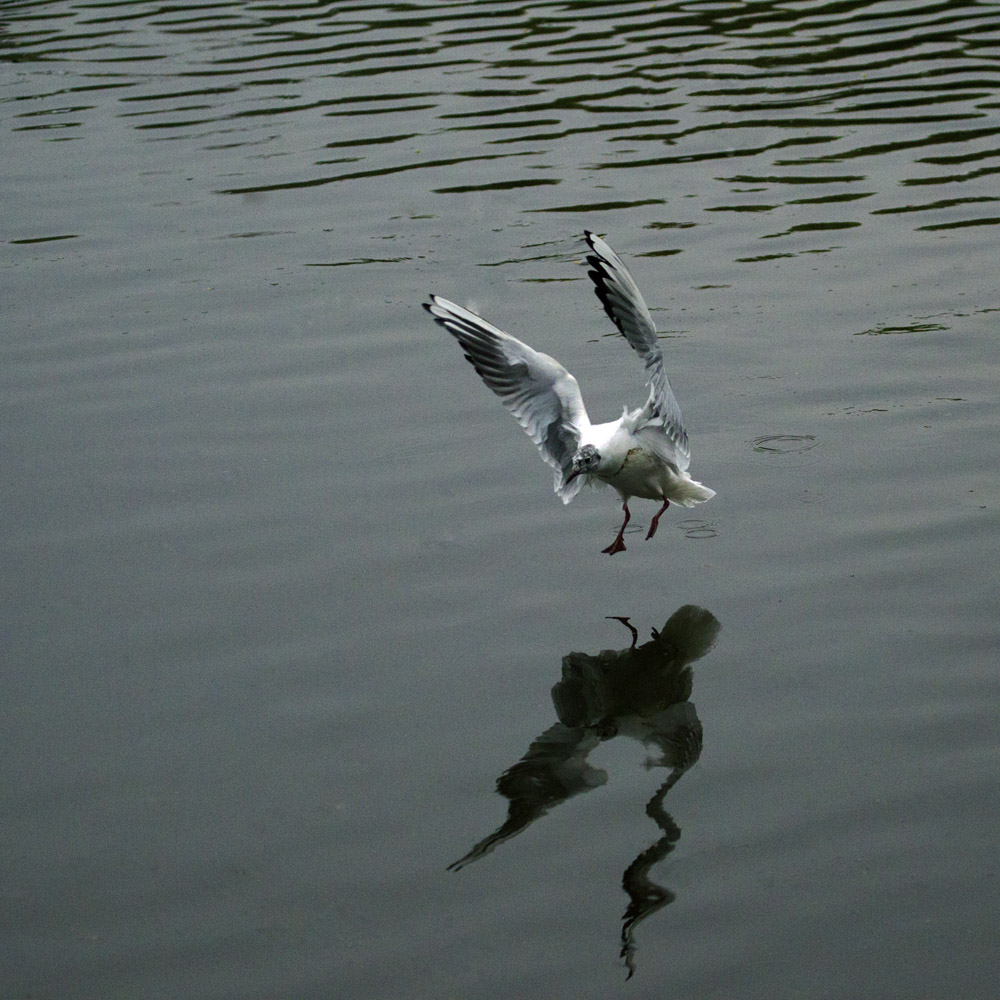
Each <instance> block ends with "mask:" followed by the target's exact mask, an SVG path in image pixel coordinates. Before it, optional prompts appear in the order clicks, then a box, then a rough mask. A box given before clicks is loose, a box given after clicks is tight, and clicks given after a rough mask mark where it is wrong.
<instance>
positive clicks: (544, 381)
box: [424, 295, 590, 503]
mask: <svg viewBox="0 0 1000 1000" xmlns="http://www.w3.org/2000/svg"><path fill="white" fill-rule="evenodd" d="M424 308H425V309H426V310H427V311H428V312H429V313H430V314H431V315H432V316H433V317H434V319H435V320H436V321H437V322H438V323H440V324H441V326H443V327H444V328H445V329H446V330H447V331H448V332H449V333H450V334H451V335H452V336H453V337H454V338H455V339H456V340H457V341H458V342H459V344H461V345H462V350H464V351H465V356H466V358H467V359H468V360H469V361H470V362H471V364H472V366H473V368H475V369H476V371H477V372H478V373H479V376H480V378H482V380H483V381H484V382H485V383H486V384H487V385H488V386H489V387H490V388H491V389H492V390H493V391H494V392H495V393H496V394H497V395H498V396H499V397H500V400H501V401H502V402H503V405H504V406H506V407H507V409H508V410H510V412H511V413H513V414H514V416H515V417H516V418H517V420H518V423H520V425H521V426H522V427H523V428H524V430H525V431H526V432H527V434H528V437H530V438H531V440H532V441H534V442H535V445H536V446H537V448H538V451H539V453H540V454H541V456H542V458H543V459H544V460H545V461H546V463H547V464H548V465H549V466H551V468H552V469H553V471H554V473H555V481H554V489H555V491H556V493H558V494H559V497H560V498H561V499H562V502H563V503H569V502H570V500H572V499H573V497H575V496H576V494H577V493H578V492H579V490H580V487H581V486H582V480H583V479H584V478H585V477H583V476H578V477H577V478H576V479H574V480H573V481H572V482H570V483H567V482H566V480H567V479H568V478H569V475H570V473H571V472H572V470H573V455H574V454H575V453H576V450H577V446H578V443H579V440H580V433H581V431H583V430H584V429H586V428H587V427H589V426H590V419H589V417H588V416H587V410H586V408H585V407H584V405H583V399H582V398H581V397H580V387H579V385H578V384H577V381H576V379H575V378H574V377H573V376H572V375H570V373H569V372H568V371H566V369H565V368H563V366H562V365H561V364H559V362H558V361H556V360H555V359H554V358H550V357H549V356H548V355H547V354H542V353H541V352H539V351H536V350H534V349H533V348H531V347H529V346H528V345H527V344H525V343H522V342H521V341H520V340H518V339H517V338H516V337H512V336H511V335H510V334H509V333H504V332H503V330H500V329H498V328H497V327H495V326H493V325H492V324H491V323H487V322H486V320H484V319H482V318H480V317H479V316H477V315H476V314H475V313H474V312H470V311H469V310H468V309H464V308H463V307H462V306H459V305H456V304H455V303H454V302H449V301H448V300H447V299H442V298H441V297H440V296H438V295H432V296H431V297H430V302H425V303H424Z"/></svg>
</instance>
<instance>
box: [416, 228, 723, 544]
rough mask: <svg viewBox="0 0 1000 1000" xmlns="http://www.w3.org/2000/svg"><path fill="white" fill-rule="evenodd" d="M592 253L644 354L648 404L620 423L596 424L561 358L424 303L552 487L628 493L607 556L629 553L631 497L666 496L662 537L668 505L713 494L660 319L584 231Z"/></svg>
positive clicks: (460, 311)
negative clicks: (523, 437)
mask: <svg viewBox="0 0 1000 1000" xmlns="http://www.w3.org/2000/svg"><path fill="white" fill-rule="evenodd" d="M584 239H585V240H586V241H587V245H588V246H589V247H590V249H591V251H593V252H592V253H591V254H589V255H588V256H587V263H588V264H589V265H590V267H591V269H590V270H589V271H588V272H587V273H588V274H589V275H590V277H591V278H592V279H593V282H594V285H595V290H596V292H597V297H598V298H599V299H600V300H601V304H602V305H603V306H604V311H605V312H606V313H607V314H608V316H609V317H610V318H611V321H612V322H613V323H614V324H615V326H616V327H617V328H618V330H619V332H620V333H621V334H622V336H623V337H624V338H625V339H626V340H627V341H628V342H629V344H631V346H632V349H633V350H634V351H635V352H636V354H638V355H639V357H640V358H641V359H642V362H643V364H644V365H645V369H646V378H647V380H648V383H649V399H647V400H646V405H645V406H643V407H642V408H641V409H636V410H630V409H629V408H628V407H627V406H626V407H624V409H623V411H622V415H621V416H620V417H619V418H618V419H617V420H609V421H608V422H607V423H602V424H592V423H591V422H590V417H589V416H587V409H586V407H585V406H584V405H583V398H582V397H581V395H580V386H579V384H578V383H577V381H576V379H575V378H574V377H573V376H572V375H571V374H570V373H569V372H568V371H567V370H566V369H565V368H564V367H563V366H562V365H561V364H559V362H558V361H556V360H555V358H551V357H549V355H547V354H542V353H541V352H540V351H536V350H535V349H534V348H532V347H529V346H528V345H527V344H525V343H524V342H522V341H520V340H518V339H517V338H516V337H512V336H511V335H510V334H509V333H504V331H503V330H501V329H499V328H498V327H495V326H493V325H492V324H491V323H487V322H486V320H484V319H483V318H482V317H480V316H477V315H476V314H475V313H474V312H472V311H471V310H469V309H465V308H463V307H462V306H459V305H456V304H455V303H454V302H449V301H448V299H444V298H441V297H440V296H438V295H431V296H430V301H429V302H425V303H424V308H425V309H426V310H427V311H428V312H429V313H430V314H431V316H433V317H434V319H435V320H436V321H437V322H438V323H439V324H440V325H441V326H443V327H444V328H445V329H446V330H447V331H448V332H449V333H450V334H451V335H452V336H453V337H454V338H455V339H456V340H457V341H458V342H459V344H460V345H461V347H462V350H463V351H464V352H465V357H466V358H467V359H468V361H469V362H470V363H471V364H472V366H473V368H475V369H476V371H477V372H478V373H479V376H480V378H482V380H483V381H484V382H485V383H486V385H487V386H489V388H490V389H492V390H493V391H494V392H495V393H496V394H497V395H498V396H499V397H500V400H501V402H502V403H503V405H504V406H505V407H507V409H508V410H510V412H511V413H513V414H514V416H515V417H516V418H517V420H518V423H520V425H521V426H522V427H523V428H524V430H525V431H526V433H527V434H528V437H530V438H531V440H532V441H534V442H535V445H536V446H537V448H538V451H539V453H540V454H541V456H542V458H543V459H544V460H545V462H546V463H547V464H548V465H549V466H551V468H552V469H553V471H554V474H555V477H554V479H555V481H554V489H555V492H556V493H557V494H558V496H559V498H560V499H561V500H562V502H563V503H569V502H570V500H572V499H573V497H575V496H576V495H577V493H578V492H579V491H580V487H581V486H582V485H583V484H584V483H585V482H586V483H588V484H591V485H599V484H601V483H607V484H608V485H610V486H613V487H614V488H615V489H616V490H617V491H618V495H619V496H620V497H621V501H622V510H623V511H624V513H625V520H624V521H622V526H621V527H620V528H619V529H618V534H617V536H616V537H615V540H614V541H613V542H612V543H611V544H610V545H609V546H608V547H607V548H606V549H602V550H601V551H602V552H606V553H607V554H608V555H614V554H615V553H616V552H624V551H625V540H624V534H625V527H626V525H627V524H628V523H629V519H630V517H631V514H630V513H629V509H628V502H629V500H630V499H631V498H632V497H641V498H643V499H646V500H659V501H661V502H662V506H661V507H660V509H659V510H658V511H657V512H656V514H655V515H654V516H653V520H652V522H651V523H650V525H649V531H648V532H647V533H646V538H647V540H648V539H650V538H652V537H653V535H655V534H656V529H657V526H658V525H659V521H660V515H661V514H662V513H663V512H664V511H665V510H666V509H667V508H668V507H669V506H670V502H671V501H673V502H674V503H677V504H680V505H681V506H683V507H693V506H694V505H695V504H697V503H704V501H706V500H710V499H711V498H712V497H714V496H715V490H711V489H709V488H708V487H707V486H703V485H702V484H701V483H699V482H696V481H695V480H693V479H692V478H691V477H690V476H689V475H688V472H687V469H688V465H689V464H690V461H691V450H690V448H689V446H688V436H687V432H686V431H685V429H684V423H683V421H682V419H681V410H680V407H679V406H678V405H677V400H676V399H675V398H674V394H673V391H672V390H671V388H670V383H669V381H667V373H666V371H665V370H664V367H663V351H662V350H661V348H660V342H659V340H658V339H657V336H656V325H655V324H654V323H653V317H652V316H650V314H649V309H648V307H647V306H646V303H645V302H644V301H643V298H642V295H641V293H640V292H639V289H638V287H637V285H636V283H635V281H634V280H633V278H632V275H631V274H629V271H628V268H627V267H626V266H625V264H624V262H623V261H622V259H621V257H619V256H618V254H616V253H615V252H614V250H612V249H611V247H610V246H608V244H607V243H605V242H604V240H602V239H601V237H600V236H596V235H595V234H594V233H592V232H585V233H584Z"/></svg>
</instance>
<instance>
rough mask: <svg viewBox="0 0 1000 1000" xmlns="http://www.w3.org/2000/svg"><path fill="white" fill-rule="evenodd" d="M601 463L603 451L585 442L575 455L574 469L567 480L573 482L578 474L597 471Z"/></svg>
mask: <svg viewBox="0 0 1000 1000" xmlns="http://www.w3.org/2000/svg"><path fill="white" fill-rule="evenodd" d="M600 464H601V453H600V452H599V451H598V450H597V449H596V448H595V447H594V446H593V445H592V444H585V445H584V446H583V447H582V448H581V449H580V450H579V451H577V453H576V454H575V455H574V456H573V471H572V472H571V473H570V474H569V478H568V479H567V480H566V482H567V483H568V482H571V481H572V480H574V479H576V477H577V476H581V475H584V474H585V473H588V472H596V471H597V467H598V466H599V465H600Z"/></svg>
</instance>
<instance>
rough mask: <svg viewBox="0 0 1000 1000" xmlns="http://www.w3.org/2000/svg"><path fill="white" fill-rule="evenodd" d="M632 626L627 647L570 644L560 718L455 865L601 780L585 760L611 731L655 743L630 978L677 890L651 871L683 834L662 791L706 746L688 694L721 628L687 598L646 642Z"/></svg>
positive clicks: (632, 872)
mask: <svg viewBox="0 0 1000 1000" xmlns="http://www.w3.org/2000/svg"><path fill="white" fill-rule="evenodd" d="M616 620H617V621H620V622H621V623H622V624H623V625H624V626H625V627H626V628H628V629H629V631H630V632H631V633H632V644H631V645H630V646H629V647H627V648H626V649H620V650H611V649H605V650H602V651H601V652H600V653H598V654H596V655H591V654H588V653H568V654H567V655H566V656H564V657H563V661H562V678H561V679H560V680H559V682H558V683H557V684H556V685H555V687H553V689H552V703H553V705H554V706H555V710H556V716H557V718H558V720H559V721H558V722H556V723H555V724H554V725H552V726H550V727H549V728H548V729H546V730H545V732H543V733H542V734H541V735H540V736H538V737H537V738H536V739H535V740H533V741H532V743H531V746H530V747H528V752H527V753H526V754H525V755H524V756H523V757H522V758H521V759H520V760H519V761H518V762H517V763H516V764H514V765H513V766H512V767H509V768H508V769H507V770H506V771H504V773H503V774H502V775H500V777H499V778H498V779H497V792H498V793H499V794H500V795H502V796H503V797H504V798H506V799H507V800H508V807H507V819H506V820H505V821H504V822H503V823H502V824H501V825H500V827H499V828H498V829H497V830H495V831H494V832H493V833H491V834H490V835H489V836H488V837H485V838H483V839H482V840H480V841H479V843H477V844H476V845H475V846H474V847H473V848H472V850H470V851H469V852H468V853H467V854H465V855H464V856H463V857H461V858H459V859H458V861H455V862H453V863H452V864H451V865H449V866H448V867H449V870H451V871H458V870H459V869H461V868H464V867H465V866H466V865H468V864H471V863H472V862H473V861H478V860H479V859H480V858H482V857H485V855H487V854H489V853H490V852H491V851H492V850H493V849H494V848H495V847H497V845H499V844H502V843H503V842H504V841H505V840H510V839H511V838H512V837H515V836H517V835H518V834H519V833H521V832H522V831H523V830H525V829H526V828H527V827H528V826H530V825H531V824H532V823H533V822H535V820H537V819H540V818H541V817H542V816H544V815H545V814H546V813H547V812H549V810H550V809H553V808H554V807H555V806H558V805H559V804H560V803H562V802H565V801H566V800H567V799H570V798H572V797H573V796H574V795H578V794H580V793H581V792H589V791H590V790H591V789H594V788H597V787H599V786H600V785H603V784H604V783H605V782H606V781H607V778H608V776H607V772H605V771H603V770H600V769H598V768H594V767H591V766H590V765H589V764H588V763H587V757H588V755H589V754H590V752H591V751H592V750H593V749H594V748H595V747H596V746H598V744H600V743H602V742H603V741H605V740H610V739H613V738H614V737H616V736H628V737H631V738H632V739H635V740H638V741H639V742H640V743H642V744H643V745H644V746H647V747H650V748H651V749H652V750H653V756H652V757H650V758H649V759H647V761H646V766H647V767H650V768H653V767H663V768H667V769H668V774H667V776H666V778H665V779H664V781H663V782H662V783H661V785H660V787H659V788H658V789H657V790H656V792H655V794H654V795H653V797H652V798H651V799H650V800H649V802H647V803H646V815H647V816H648V817H649V818H650V819H652V820H653V822H654V823H655V824H656V825H657V827H658V828H659V830H660V833H661V835H660V837H659V838H658V839H657V840H656V841H654V842H653V843H652V844H650V846H649V847H647V848H646V849H645V850H644V851H642V852H640V853H639V855H638V856H637V857H636V858H635V859H634V860H633V861H632V862H631V864H629V865H628V867H627V868H626V869H625V872H624V874H623V875H622V888H623V889H624V890H625V892H626V893H627V894H628V897H629V903H628V906H627V907H626V909H625V913H624V915H623V917H622V932H621V957H622V960H623V961H624V963H625V966H626V967H627V969H628V975H629V978H631V976H632V974H633V973H634V972H635V951H636V946H635V942H634V934H635V929H636V927H637V926H638V925H639V924H640V923H641V922H642V921H643V920H645V919H646V918H647V917H648V916H650V915H651V914H653V913H655V912H656V911H657V910H660V909H662V908H663V907H664V906H666V905H667V904H668V903H670V902H672V901H673V899H674V894H673V893H672V892H671V891H670V890H669V889H666V888H664V887H663V886H661V885H659V884H658V883H656V882H654V881H653V880H652V878H650V871H651V869H652V868H653V866H654V865H656V864H657V863H658V862H659V861H661V860H662V859H663V858H665V857H666V856H667V855H668V854H669V853H670V852H671V851H672V850H673V849H674V847H675V846H676V844H677V841H678V840H679V839H680V835H681V831H680V827H678V826H677V824H676V823H675V822H674V820H673V818H672V817H671V815H670V814H669V813H668V812H667V811H666V810H665V809H664V807H663V801H664V799H665V798H666V795H667V793H668V792H669V791H670V789H671V788H673V786H674V785H675V784H676V783H677V782H678V781H679V780H680V778H681V776H682V775H683V774H684V773H685V772H686V771H687V770H688V769H689V768H690V767H691V766H692V765H693V764H694V763H695V761H696V760H697V759H698V757H699V756H700V754H701V746H702V729H701V722H700V721H699V719H698V714H697V712H696V711H695V707H694V704H693V703H692V701H691V690H692V684H693V674H692V669H691V666H690V665H691V663H693V662H694V661H695V660H697V659H700V658H701V657H703V656H704V655H705V654H706V653H707V652H708V651H709V650H710V649H711V648H712V646H713V645H714V644H715V640H716V637H717V636H718V634H719V629H720V628H721V626H720V624H719V622H718V620H717V619H716V618H715V616H714V615H713V614H711V612H709V611H706V610H705V609H704V608H699V607H696V606H695V605H693V604H686V605H684V606H683V607H681V608H678V610H677V611H675V612H674V614H673V615H671V617H670V619H669V621H668V622H667V623H666V625H664V626H663V628H662V629H660V630H659V631H657V630H656V629H653V630H652V638H651V639H650V641H649V642H646V643H643V644H642V645H638V640H639V634H638V632H637V631H636V629H635V628H634V627H633V626H632V624H631V622H630V621H629V619H628V618H617V619H616Z"/></svg>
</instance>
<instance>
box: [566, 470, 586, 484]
mask: <svg viewBox="0 0 1000 1000" xmlns="http://www.w3.org/2000/svg"><path fill="white" fill-rule="evenodd" d="M581 472H583V469H574V470H573V471H572V472H571V473H570V474H569V475H568V476H567V477H566V482H564V483H563V486H569V484H570V483H571V482H573V480H574V479H576V477H577V476H578V475H580V473H581Z"/></svg>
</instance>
